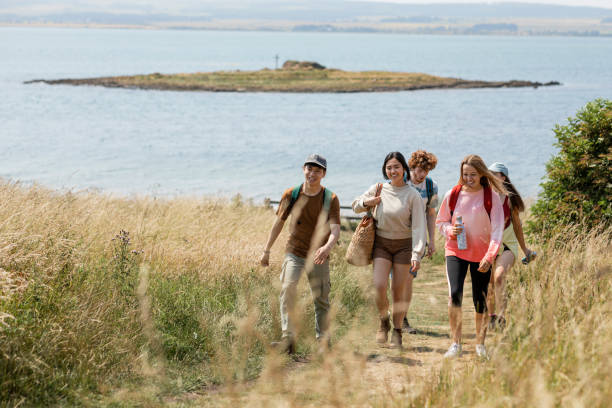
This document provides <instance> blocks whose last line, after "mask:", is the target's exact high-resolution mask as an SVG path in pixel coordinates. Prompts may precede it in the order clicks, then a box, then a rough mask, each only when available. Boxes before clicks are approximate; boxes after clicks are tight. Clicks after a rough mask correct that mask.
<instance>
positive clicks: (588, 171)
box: [528, 99, 612, 236]
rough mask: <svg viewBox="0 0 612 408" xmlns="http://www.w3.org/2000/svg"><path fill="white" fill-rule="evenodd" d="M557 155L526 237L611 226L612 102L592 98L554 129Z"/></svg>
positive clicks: (549, 163) (549, 169) (550, 168)
mask: <svg viewBox="0 0 612 408" xmlns="http://www.w3.org/2000/svg"><path fill="white" fill-rule="evenodd" d="M554 132H555V136H556V138H557V143H555V146H557V147H559V149H560V150H559V153H558V154H557V155H556V156H555V157H553V158H552V159H551V160H550V161H549V162H548V163H547V164H546V171H547V173H548V174H547V177H546V180H545V181H544V182H543V183H542V184H541V186H542V188H543V191H542V192H541V193H540V195H539V198H538V201H537V202H536V203H535V204H534V205H533V206H532V207H531V213H532V215H533V220H532V221H530V222H529V225H528V228H529V232H532V233H543V234H544V235H546V236H550V235H551V234H553V233H554V232H556V231H558V230H559V229H560V228H564V227H567V226H575V227H576V228H578V229H581V230H584V231H586V230H589V229H591V228H593V227H595V226H599V225H601V226H603V227H606V226H610V224H611V223H612V169H611V166H610V165H611V163H612V101H610V100H605V99H597V100H595V101H592V102H590V103H588V104H587V105H586V106H585V107H584V108H583V109H581V110H580V111H578V113H577V114H576V117H575V118H569V120H568V124H567V125H565V126H560V125H557V126H555V129H554Z"/></svg>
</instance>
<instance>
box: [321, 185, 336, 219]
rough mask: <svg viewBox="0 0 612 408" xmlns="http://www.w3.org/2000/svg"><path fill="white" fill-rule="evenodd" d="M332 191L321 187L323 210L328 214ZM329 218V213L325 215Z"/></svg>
mask: <svg viewBox="0 0 612 408" xmlns="http://www.w3.org/2000/svg"><path fill="white" fill-rule="evenodd" d="M333 194H334V193H333V192H332V191H331V190H330V189H328V188H325V187H323V211H326V212H327V213H328V214H329V209H330V207H331V200H332V195H333ZM327 218H329V215H328V216H327Z"/></svg>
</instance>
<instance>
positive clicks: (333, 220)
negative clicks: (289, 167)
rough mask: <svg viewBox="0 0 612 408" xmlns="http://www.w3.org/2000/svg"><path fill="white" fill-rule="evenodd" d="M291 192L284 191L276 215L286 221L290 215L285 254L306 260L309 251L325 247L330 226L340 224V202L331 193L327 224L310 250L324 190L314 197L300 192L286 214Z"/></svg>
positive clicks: (321, 206)
mask: <svg viewBox="0 0 612 408" xmlns="http://www.w3.org/2000/svg"><path fill="white" fill-rule="evenodd" d="M292 191H293V188H289V189H287V190H285V192H284V193H283V197H282V198H281V201H280V204H279V205H278V211H277V212H276V214H277V215H278V216H279V217H280V218H281V219H282V220H286V219H287V218H288V217H289V214H290V213H291V215H292V217H291V221H290V223H289V240H288V241H287V246H286V249H285V252H287V253H292V254H293V255H296V256H299V257H302V258H306V257H307V256H308V252H309V251H311V250H312V251H316V250H317V249H319V248H320V247H321V246H323V245H325V243H326V242H327V240H328V239H329V234H330V232H331V231H330V228H329V226H330V225H331V224H340V201H339V200H338V197H337V196H336V195H335V194H333V193H332V198H331V203H330V207H329V215H328V220H327V221H328V222H326V223H325V224H324V228H325V230H324V231H323V233H322V236H321V239H320V240H319V242H315V243H313V244H312V248H311V241H312V237H313V234H314V230H315V227H316V225H317V221H318V219H319V214H320V213H321V211H323V200H324V198H325V194H324V188H321V191H320V192H319V193H318V194H317V195H314V196H307V195H306V194H304V192H303V191H300V194H299V195H298V198H297V200H296V201H295V203H294V204H293V208H292V209H291V211H290V212H288V211H287V210H288V207H289V203H290V202H291V192H292Z"/></svg>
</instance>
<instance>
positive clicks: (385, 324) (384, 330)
mask: <svg viewBox="0 0 612 408" xmlns="http://www.w3.org/2000/svg"><path fill="white" fill-rule="evenodd" d="M389 330H391V321H390V320H389V316H387V317H383V318H381V319H380V328H379V329H378V332H376V342H377V343H381V344H382V343H386V342H387V335H388V334H389Z"/></svg>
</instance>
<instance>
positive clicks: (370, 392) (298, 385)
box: [177, 264, 476, 407]
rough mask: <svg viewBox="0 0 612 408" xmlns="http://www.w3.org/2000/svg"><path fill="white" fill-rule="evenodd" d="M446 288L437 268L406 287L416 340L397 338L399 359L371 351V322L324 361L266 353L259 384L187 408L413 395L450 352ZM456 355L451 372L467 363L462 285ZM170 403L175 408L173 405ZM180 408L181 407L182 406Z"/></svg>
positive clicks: (470, 353)
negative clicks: (411, 288)
mask: <svg viewBox="0 0 612 408" xmlns="http://www.w3.org/2000/svg"><path fill="white" fill-rule="evenodd" d="M447 299H448V287H447V282H446V277H445V273H444V266H443V265H442V266H440V265H438V266H434V265H431V264H429V265H425V267H424V268H423V270H422V271H421V272H420V273H419V277H418V278H417V279H416V280H415V281H414V295H413V301H412V305H411V307H410V312H409V319H410V322H411V324H412V326H414V327H415V328H416V329H417V333H416V334H404V336H403V340H404V349H403V350H402V351H399V350H395V349H391V348H388V347H385V346H383V347H381V346H379V345H378V344H376V343H375V340H374V338H375V334H376V330H377V325H376V322H375V318H374V315H375V313H374V311H372V317H373V318H371V319H370V318H368V319H365V320H366V322H364V323H362V324H359V325H356V326H354V327H353V328H352V329H351V330H350V331H349V332H348V333H347V334H346V335H345V336H343V337H342V338H341V339H340V340H339V341H338V342H337V343H335V344H334V346H333V348H332V350H330V351H329V352H327V353H324V354H316V353H315V354H314V355H312V356H310V357H308V358H295V359H293V360H291V359H289V358H287V357H286V356H282V355H277V354H275V353H270V354H269V355H268V356H267V357H266V364H265V369H264V371H263V372H262V374H261V376H260V377H259V378H258V379H257V380H256V381H254V382H253V383H250V384H248V385H244V384H243V385H237V386H235V387H229V388H226V389H224V390H221V391H218V392H215V393H212V394H209V395H205V396H198V397H195V399H194V400H193V401H192V402H195V403H196V404H198V405H216V406H237V405H245V406H261V407H264V406H265V407H269V406H278V407H294V406H296V407H297V406H347V405H353V406H354V405H358V406H371V405H375V406H379V405H383V406H384V405H387V403H389V402H392V401H399V400H402V399H407V398H408V397H410V396H411V395H416V394H418V393H420V391H421V390H422V388H423V387H424V386H425V384H426V383H427V380H429V379H432V378H434V376H435V373H436V372H438V371H439V369H440V367H441V366H442V364H444V359H443V355H444V353H445V352H446V350H447V349H448V347H449V345H450V338H449V325H448V316H447ZM463 333H464V336H463V350H464V352H463V355H462V356H461V357H460V358H459V359H457V360H456V363H455V366H457V367H461V366H466V364H465V363H469V362H471V361H473V360H475V358H476V357H475V354H474V337H475V336H474V307H473V304H472V300H471V282H470V279H469V277H468V278H467V279H466V283H465V291H464V308H463ZM177 402H178V401H177ZM182 402H183V403H184V402H186V401H184V400H183V401H182Z"/></svg>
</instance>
